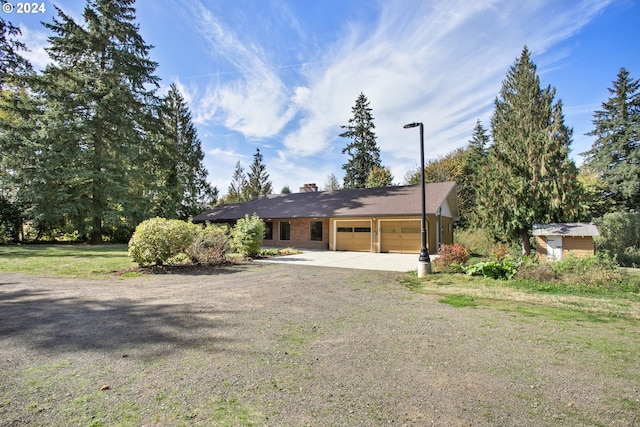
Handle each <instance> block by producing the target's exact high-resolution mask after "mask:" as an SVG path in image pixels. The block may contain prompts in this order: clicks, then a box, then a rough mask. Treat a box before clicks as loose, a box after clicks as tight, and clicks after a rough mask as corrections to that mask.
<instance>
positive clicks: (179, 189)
mask: <svg viewBox="0 0 640 427" xmlns="http://www.w3.org/2000/svg"><path fill="white" fill-rule="evenodd" d="M160 116H161V119H162V140H161V141H160V144H159V147H158V148H159V150H158V161H157V162H156V165H157V166H158V173H157V175H156V176H157V177H159V178H160V186H159V192H158V195H157V199H158V200H157V201H156V203H155V205H156V209H158V210H159V212H158V214H159V215H160V216H163V217H165V218H178V219H183V220H185V219H188V218H189V217H191V216H193V215H195V214H197V213H200V212H202V211H203V210H205V209H207V208H208V207H211V206H212V205H213V204H215V202H216V199H217V194H218V190H217V189H216V188H215V187H212V186H211V185H210V184H209V183H208V182H207V175H208V172H207V170H206V169H205V167H204V164H203V160H204V153H203V152H202V144H201V142H200V139H199V138H198V132H197V130H196V128H195V126H194V125H193V122H192V121H191V113H190V112H189V107H188V106H187V103H186V101H185V100H184V97H183V96H182V94H181V93H180V91H179V90H178V87H177V86H176V85H175V84H171V86H170V87H169V91H168V92H167V95H166V96H165V97H164V98H163V105H162V107H161V109H160Z"/></svg>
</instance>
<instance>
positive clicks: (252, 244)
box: [231, 214, 264, 258]
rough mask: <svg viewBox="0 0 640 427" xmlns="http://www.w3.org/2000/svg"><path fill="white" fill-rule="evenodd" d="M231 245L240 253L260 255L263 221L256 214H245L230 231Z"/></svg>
mask: <svg viewBox="0 0 640 427" xmlns="http://www.w3.org/2000/svg"><path fill="white" fill-rule="evenodd" d="M231 236H232V245H233V247H234V249H235V250H236V251H238V252H239V253H240V254H242V255H244V256H248V257H252V258H254V257H256V256H258V255H260V250H261V249H262V238H263V236H264V222H262V220H261V219H260V217H259V216H258V215H256V214H253V215H252V216H251V217H249V215H245V216H244V218H240V219H239V220H238V222H236V225H235V227H233V231H232V233H231Z"/></svg>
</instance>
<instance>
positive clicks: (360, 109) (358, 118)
mask: <svg viewBox="0 0 640 427" xmlns="http://www.w3.org/2000/svg"><path fill="white" fill-rule="evenodd" d="M351 111H352V112H353V117H352V118H351V119H349V124H348V125H346V126H341V128H342V129H346V131H345V132H343V133H341V134H340V136H341V137H343V138H349V139H350V140H351V142H349V143H348V144H347V146H346V147H345V148H344V149H343V150H342V154H345V153H346V154H348V155H349V160H348V161H347V163H345V164H344V165H342V169H344V171H345V176H344V188H365V187H366V185H367V178H368V177H369V174H370V173H371V170H372V169H373V168H374V167H376V166H377V167H381V166H382V165H381V164H380V149H379V148H378V144H377V143H376V134H375V132H374V131H373V130H374V129H375V125H374V123H373V116H372V115H371V108H370V107H369V100H368V99H367V97H366V96H365V95H364V93H360V95H359V96H358V99H356V105H355V106H354V107H353V108H352V109H351Z"/></svg>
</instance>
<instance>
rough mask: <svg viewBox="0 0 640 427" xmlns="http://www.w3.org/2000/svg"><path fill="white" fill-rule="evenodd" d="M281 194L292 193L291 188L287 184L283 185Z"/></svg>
mask: <svg viewBox="0 0 640 427" xmlns="http://www.w3.org/2000/svg"><path fill="white" fill-rule="evenodd" d="M280 194H291V189H290V188H289V186H288V185H285V186H284V187H282V190H280Z"/></svg>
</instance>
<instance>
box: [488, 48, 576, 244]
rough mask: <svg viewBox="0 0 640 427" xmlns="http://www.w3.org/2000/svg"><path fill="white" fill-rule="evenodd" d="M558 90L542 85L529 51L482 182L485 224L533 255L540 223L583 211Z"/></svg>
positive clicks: (513, 75)
mask: <svg viewBox="0 0 640 427" xmlns="http://www.w3.org/2000/svg"><path fill="white" fill-rule="evenodd" d="M554 96H555V89H553V88H551V87H550V86H549V87H547V88H546V89H542V88H541V87H540V79H539V77H538V75H537V72H536V65H535V64H534V63H533V62H532V61H531V54H530V52H529V50H528V48H527V47H525V48H524V49H523V51H522V54H521V56H520V58H519V59H517V60H516V62H515V64H514V65H513V66H511V68H510V69H509V71H508V73H507V77H506V79H505V80H504V81H503V83H502V88H501V90H500V94H499V96H498V98H496V100H495V110H494V113H493V116H492V118H491V134H492V138H493V145H492V146H491V148H490V149H489V153H488V157H487V166H486V167H485V170H484V174H482V179H481V180H480V182H479V183H478V185H479V188H478V192H477V201H478V205H479V213H480V215H481V216H482V217H483V222H484V223H485V224H486V225H487V226H488V227H489V228H490V230H491V231H492V232H493V234H494V236H495V237H497V238H499V239H503V240H518V239H519V240H521V242H522V250H523V254H527V255H528V254H529V253H530V251H531V245H530V234H531V228H532V225H533V224H534V223H547V222H565V221H572V220H576V219H578V218H579V217H580V215H581V212H582V209H583V205H582V203H583V195H582V191H581V187H580V184H579V182H578V181H577V174H578V171H577V168H576V166H575V164H574V163H573V162H572V161H571V160H570V159H569V147H570V144H571V134H572V129H570V128H568V127H567V126H566V125H565V124H564V116H563V113H562V103H561V102H560V101H558V102H557V103H554Z"/></svg>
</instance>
